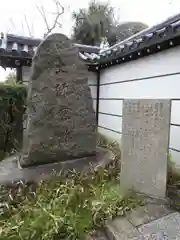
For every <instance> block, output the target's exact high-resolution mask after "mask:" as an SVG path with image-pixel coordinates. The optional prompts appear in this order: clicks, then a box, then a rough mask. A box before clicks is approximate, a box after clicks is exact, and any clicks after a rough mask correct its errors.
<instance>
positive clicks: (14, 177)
mask: <svg viewBox="0 0 180 240" xmlns="http://www.w3.org/2000/svg"><path fill="white" fill-rule="evenodd" d="M11 158H12V157H11ZM14 158H15V159H17V157H14ZM113 158H114V156H113V154H112V153H111V152H109V151H108V150H106V149H102V148H98V149H97V153H96V155H95V156H92V157H84V158H80V159H75V160H71V161H66V162H58V163H49V164H44V165H39V166H36V167H29V168H19V167H18V165H17V166H16V167H15V168H14V169H11V170H9V169H6V166H5V162H6V159H5V160H4V173H3V174H0V184H11V183H12V182H17V181H20V180H21V181H26V182H38V181H41V180H45V179H47V178H49V177H50V176H52V175H53V174H54V173H57V174H58V173H60V172H62V171H63V172H65V173H66V172H67V171H68V170H73V169H75V170H77V171H88V169H90V168H91V167H97V166H102V167H105V166H107V165H108V164H109V163H110V162H111V161H112V160H113Z"/></svg>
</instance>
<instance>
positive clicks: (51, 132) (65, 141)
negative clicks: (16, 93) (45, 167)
mask: <svg viewBox="0 0 180 240" xmlns="http://www.w3.org/2000/svg"><path fill="white" fill-rule="evenodd" d="M27 114H28V123H27V130H26V135H25V137H24V143H23V148H22V156H21V159H20V164H21V166H22V167H29V166H35V165H42V164H47V163H54V162H66V161H71V160H74V159H78V158H84V157H88V156H89V157H90V156H96V118H95V112H94V110H93V102H92V98H91V93H90V88H89V87H88V70H87V66H85V65H84V63H83V62H81V60H80V59H79V57H78V50H77V48H76V47H74V46H73V45H72V43H71V41H70V40H69V39H68V38H67V37H66V36H64V35H62V34H52V35H51V36H48V37H47V38H46V39H45V40H44V41H43V42H42V43H41V44H40V46H39V47H38V49H37V52H36V54H35V56H34V58H33V61H32V72H31V78H30V84H29V92H28V99H27Z"/></svg>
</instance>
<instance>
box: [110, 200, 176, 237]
mask: <svg viewBox="0 0 180 240" xmlns="http://www.w3.org/2000/svg"><path fill="white" fill-rule="evenodd" d="M106 234H107V237H108V238H107V239H109V240H180V213H178V212H175V211H173V210H171V209H169V208H168V206H165V205H162V204H161V205H157V204H152V203H149V204H147V205H146V206H144V207H139V208H137V209H136V210H133V211H132V212H130V213H129V214H127V216H126V217H123V218H122V217H118V218H116V219H115V220H113V221H112V222H110V223H108V224H107V227H106Z"/></svg>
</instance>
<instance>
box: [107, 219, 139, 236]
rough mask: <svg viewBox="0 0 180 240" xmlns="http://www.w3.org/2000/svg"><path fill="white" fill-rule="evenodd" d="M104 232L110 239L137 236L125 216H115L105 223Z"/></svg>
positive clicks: (137, 233) (135, 230)
mask: <svg viewBox="0 0 180 240" xmlns="http://www.w3.org/2000/svg"><path fill="white" fill-rule="evenodd" d="M106 233H107V236H108V238H109V239H110V240H129V239H131V238H134V237H136V236H139V232H138V231H137V229H136V228H134V226H133V225H132V224H131V223H130V222H129V221H128V220H127V219H125V218H123V217H117V218H116V219H114V220H113V221H111V222H108V223H107V225H106Z"/></svg>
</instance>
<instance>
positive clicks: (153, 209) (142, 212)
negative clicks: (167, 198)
mask: <svg viewBox="0 0 180 240" xmlns="http://www.w3.org/2000/svg"><path fill="white" fill-rule="evenodd" d="M172 212H173V211H172V210H171V209H169V208H168V207H166V206H165V205H155V204H147V205H146V206H143V207H139V208H137V209H135V210H133V211H132V212H130V213H129V214H127V219H128V220H129V221H130V222H131V223H132V224H133V225H134V226H135V227H138V226H140V225H142V224H145V223H148V222H150V221H153V220H156V219H157V218H161V217H163V216H165V215H167V214H169V213H172Z"/></svg>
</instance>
